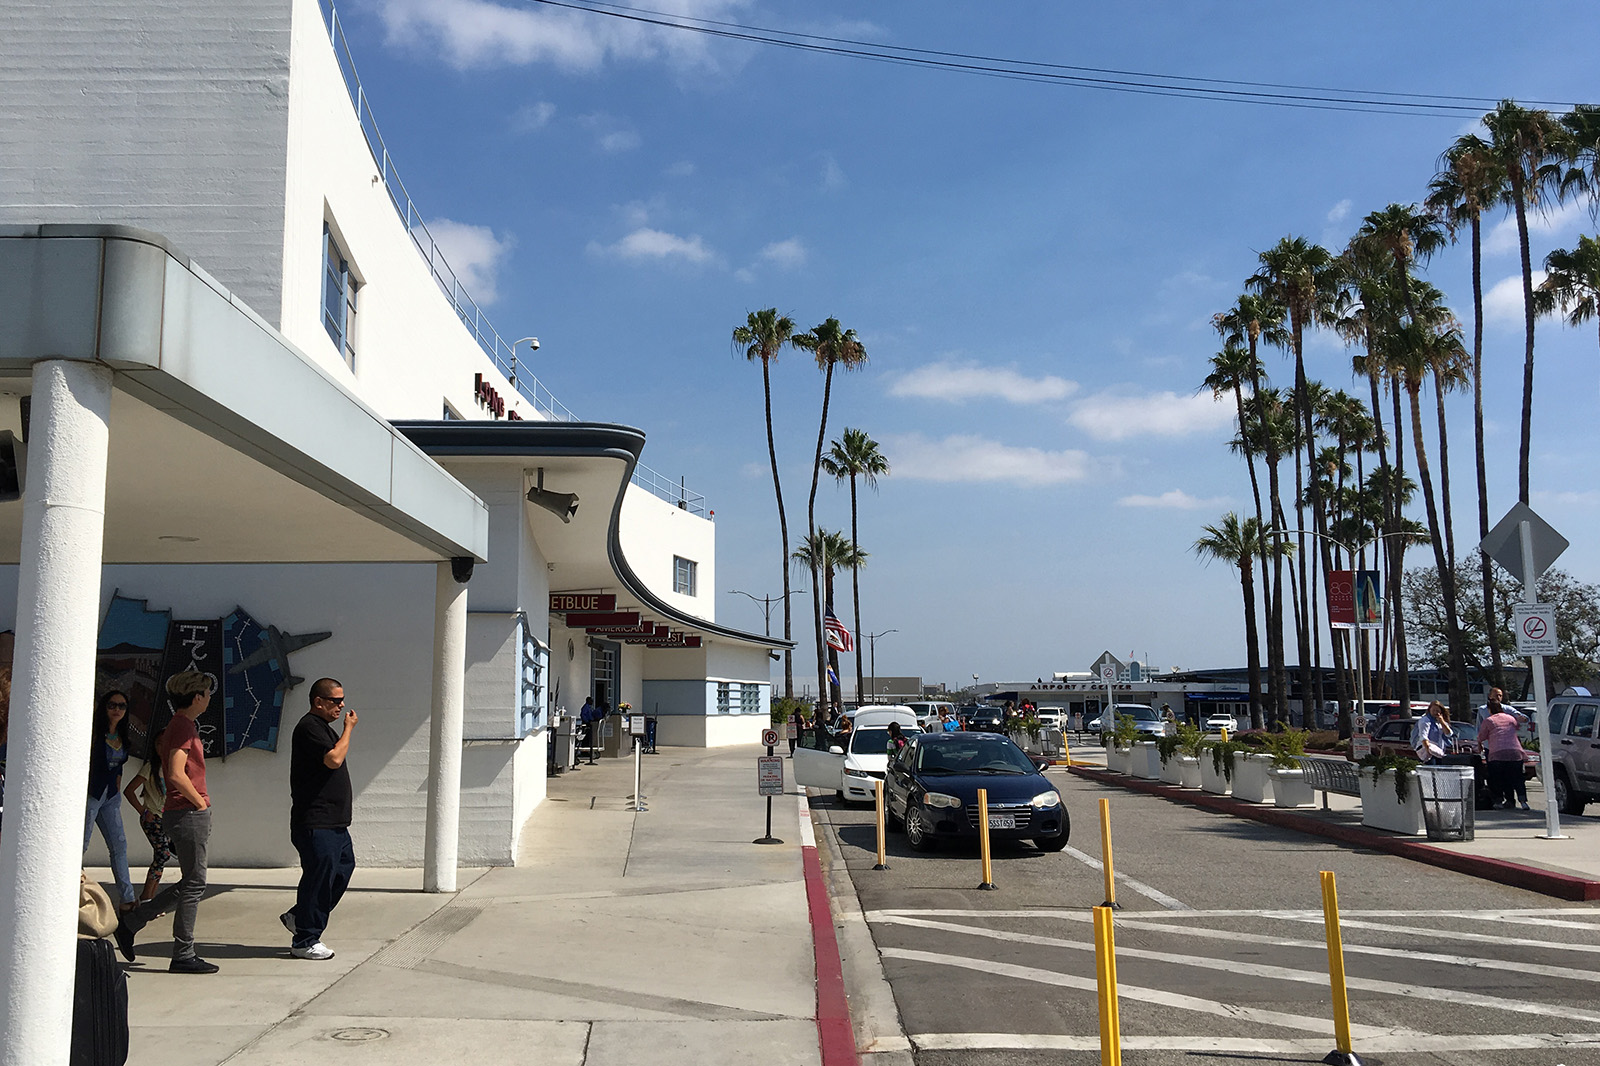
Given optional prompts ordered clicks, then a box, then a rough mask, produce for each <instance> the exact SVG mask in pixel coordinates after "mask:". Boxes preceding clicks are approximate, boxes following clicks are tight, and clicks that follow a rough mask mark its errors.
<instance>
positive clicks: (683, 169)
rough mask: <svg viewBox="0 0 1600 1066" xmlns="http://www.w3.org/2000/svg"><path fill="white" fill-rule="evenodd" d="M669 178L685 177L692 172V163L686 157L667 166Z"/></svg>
mask: <svg viewBox="0 0 1600 1066" xmlns="http://www.w3.org/2000/svg"><path fill="white" fill-rule="evenodd" d="M666 174H667V177H669V178H687V177H690V176H691V175H693V174H694V164H693V163H691V162H689V161H688V160H687V159H682V160H679V161H678V162H676V163H674V164H672V165H671V166H670V167H668V168H667V171H666Z"/></svg>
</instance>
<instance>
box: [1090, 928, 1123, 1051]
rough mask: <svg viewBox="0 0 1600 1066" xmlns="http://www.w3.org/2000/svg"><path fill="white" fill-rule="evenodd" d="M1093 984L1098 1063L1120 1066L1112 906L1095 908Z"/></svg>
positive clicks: (1119, 1027)
mask: <svg viewBox="0 0 1600 1066" xmlns="http://www.w3.org/2000/svg"><path fill="white" fill-rule="evenodd" d="M1094 969H1095V984H1096V986H1097V987H1098V988H1099V991H1100V1066H1122V1016H1121V1015H1120V1014H1119V1013H1118V1011H1117V943H1116V937H1115V935H1114V934H1113V933H1112V931H1111V908H1110V907H1096V908H1095V909H1094Z"/></svg>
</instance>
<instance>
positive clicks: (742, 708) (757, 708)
mask: <svg viewBox="0 0 1600 1066" xmlns="http://www.w3.org/2000/svg"><path fill="white" fill-rule="evenodd" d="M739 713H740V714H760V713H761V686H760V685H753V684H751V683H750V682H748V681H746V682H745V683H744V684H742V685H740V686H739Z"/></svg>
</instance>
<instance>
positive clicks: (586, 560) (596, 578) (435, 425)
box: [395, 421, 794, 650]
mask: <svg viewBox="0 0 1600 1066" xmlns="http://www.w3.org/2000/svg"><path fill="white" fill-rule="evenodd" d="M395 427H396V428H397V429H398V430H400V432H402V433H404V434H406V435H407V436H408V437H410V438H411V439H412V440H413V441H414V442H415V443H416V444H418V445H419V446H420V447H421V448H422V449H423V450H425V451H426V452H427V453H428V454H429V455H431V456H434V457H435V458H436V459H439V460H440V461H442V462H444V463H446V464H447V465H449V466H451V467H452V468H453V467H456V466H457V465H458V464H459V465H476V464H484V465H502V466H503V465H505V464H519V465H520V466H521V468H522V473H523V475H524V489H525V490H526V489H528V488H532V487H534V485H535V484H536V482H537V480H538V479H539V478H540V477H541V476H542V477H543V479H544V488H545V490H546V491H548V492H559V493H572V494H574V495H576V497H577V499H578V508H577V511H576V513H573V514H571V515H569V521H566V522H563V521H562V520H561V517H560V516H559V515H557V514H555V513H554V512H552V511H550V510H548V509H546V508H545V507H542V506H539V505H537V504H533V503H529V504H527V505H526V508H527V514H528V521H529V522H530V523H531V524H532V526H533V530H534V535H535V536H536V537H537V539H538V541H539V546H540V548H541V550H542V551H543V552H544V555H545V558H546V559H548V560H550V562H551V565H552V567H553V570H552V572H551V575H550V588H551V590H552V592H551V596H552V599H553V600H554V599H556V598H557V597H558V596H562V595H569V594H571V595H577V594H592V595H597V596H608V597H609V599H607V600H604V601H601V602H603V603H605V604H607V605H608V606H607V609H606V610H604V611H588V612H583V611H572V612H568V611H565V610H555V609H553V610H552V614H553V615H555V616H556V617H558V618H559V619H560V623H561V624H562V625H566V626H568V627H569V628H582V629H584V630H586V631H588V632H590V634H591V635H592V636H594V637H595V638H597V639H607V640H617V641H621V642H625V643H630V644H641V645H643V646H645V647H650V648H697V647H701V646H702V645H703V644H704V643H706V642H707V641H709V640H717V641H722V642H726V643H733V644H744V645H747V646H757V647H761V648H765V649H768V650H774V649H782V648H789V647H793V646H794V643H793V642H792V641H786V640H784V639H782V638H781V637H778V638H774V637H766V636H762V635H760V634H757V633H746V632H744V631H743V630H738V629H732V628H729V627H727V626H721V625H717V624H716V623H714V622H708V621H706V620H705V619H703V618H698V617H696V616H694V615H691V614H688V613H687V612H684V611H682V610H680V609H678V608H676V607H674V606H672V605H671V604H669V603H666V602H665V601H663V600H662V599H661V598H660V597H658V596H657V595H656V594H655V593H654V592H652V591H651V590H650V588H649V586H648V585H646V584H645V582H644V581H642V580H640V578H639V576H638V575H637V574H636V573H635V572H634V570H633V568H632V566H630V565H629V563H628V559H627V556H626V555H625V554H624V552H623V550H622V541H621V532H620V529H621V518H622V501H623V497H624V495H625V494H626V492H627V490H628V484H629V482H630V480H631V479H632V477H633V471H634V467H635V466H636V465H637V464H638V461H639V455H640V453H641V452H642V451H643V450H644V440H645V437H644V432H643V431H642V430H638V429H634V428H633V427H631V426H620V425H614V424H610V423H603V422H533V421H526V422H513V421H506V422H461V421H445V422H431V421H430V422H420V421H419V422H396V423H395ZM541 471H542V475H541V473H540V472H541ZM556 606H558V604H552V607H553V608H555V607H556ZM585 614H588V615H590V617H584V615H585ZM608 615H609V616H613V617H603V616H608ZM646 627H649V630H648V632H646ZM616 630H636V631H627V632H618V631H616Z"/></svg>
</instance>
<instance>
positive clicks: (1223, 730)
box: [1222, 726, 1228, 744]
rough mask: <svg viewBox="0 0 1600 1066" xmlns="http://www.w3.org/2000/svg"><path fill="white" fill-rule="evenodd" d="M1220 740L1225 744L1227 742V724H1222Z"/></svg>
mask: <svg viewBox="0 0 1600 1066" xmlns="http://www.w3.org/2000/svg"><path fill="white" fill-rule="evenodd" d="M1222 742H1223V743H1224V744H1226V743H1227V742H1228V727H1227V726H1223V727H1222Z"/></svg>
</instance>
